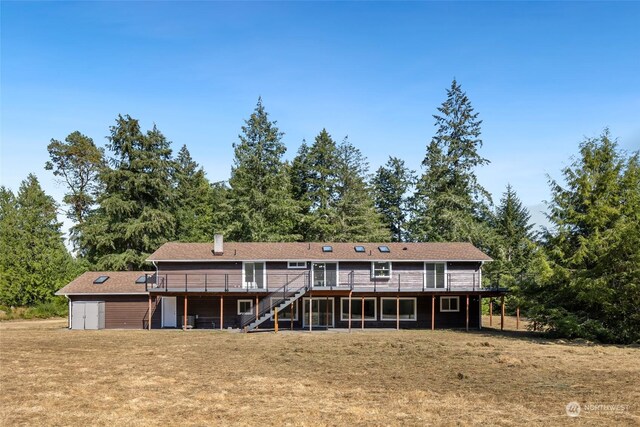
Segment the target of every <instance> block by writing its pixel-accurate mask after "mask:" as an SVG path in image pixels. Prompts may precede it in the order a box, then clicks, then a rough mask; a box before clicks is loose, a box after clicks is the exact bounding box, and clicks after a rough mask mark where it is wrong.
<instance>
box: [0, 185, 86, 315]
mask: <svg viewBox="0 0 640 427" xmlns="http://www.w3.org/2000/svg"><path fill="white" fill-rule="evenodd" d="M56 208H57V206H56V204H55V202H54V200H53V198H51V197H50V196H47V195H46V194H45V193H44V191H43V190H42V188H41V187H40V183H39V182H38V179H37V178H36V177H35V175H32V174H30V175H29V176H28V177H27V179H25V180H24V181H22V183H21V184H20V189H19V190H18V195H17V197H14V196H13V194H12V193H11V192H10V191H9V190H7V189H5V188H4V187H3V188H1V189H0V244H1V245H2V247H0V302H1V303H2V304H5V305H20V306H23V305H33V304H36V303H39V302H46V301H49V300H51V299H52V298H53V297H54V293H55V292H56V291H57V290H58V289H60V288H61V287H62V286H63V285H65V284H66V282H67V281H69V280H70V279H71V276H72V275H73V274H74V273H75V271H74V269H73V259H72V258H71V255H70V254H69V252H67V249H66V248H65V246H64V242H63V238H62V232H61V231H60V227H61V223H60V222H58V218H57V213H56Z"/></svg>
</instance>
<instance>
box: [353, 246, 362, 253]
mask: <svg viewBox="0 0 640 427" xmlns="http://www.w3.org/2000/svg"><path fill="white" fill-rule="evenodd" d="M353 250H354V251H356V252H364V246H354V247H353Z"/></svg>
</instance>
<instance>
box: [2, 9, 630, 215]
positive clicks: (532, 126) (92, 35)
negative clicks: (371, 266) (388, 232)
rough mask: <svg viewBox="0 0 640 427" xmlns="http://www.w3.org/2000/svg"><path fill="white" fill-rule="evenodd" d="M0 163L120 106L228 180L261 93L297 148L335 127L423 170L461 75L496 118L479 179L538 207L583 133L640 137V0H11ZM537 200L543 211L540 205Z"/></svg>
mask: <svg viewBox="0 0 640 427" xmlns="http://www.w3.org/2000/svg"><path fill="white" fill-rule="evenodd" d="M0 7H1V24H2V25H1V48H2V50H1V58H0V59H1V73H2V74H1V76H0V84H1V92H0V95H1V100H0V113H1V129H0V137H1V151H0V157H1V160H0V169H1V171H0V181H1V184H2V185H5V186H8V187H10V188H12V189H17V187H18V185H19V183H20V181H21V180H22V179H24V178H25V177H26V175H27V174H28V173H29V172H34V173H36V175H37V176H38V177H39V178H40V180H41V183H42V185H43V187H44V188H45V190H46V191H47V192H48V193H49V194H51V195H53V196H54V197H55V198H56V199H57V200H58V201H60V200H61V198H62V194H63V192H64V188H63V187H61V186H59V185H57V184H56V183H55V181H54V180H53V176H52V174H51V173H50V172H48V171H45V170H44V169H43V165H44V163H45V162H46V160H47V156H48V155H47V150H46V146H47V144H48V143H49V140H50V139H51V138H56V139H64V138H65V136H66V135H68V134H69V133H71V132H72V131H75V130H79V131H80V132H82V133H84V134H87V135H89V136H90V137H92V138H93V139H94V140H95V141H96V143H98V144H100V145H103V144H104V142H105V136H107V134H108V128H109V126H111V125H112V124H113V123H114V119H115V117H116V116H117V115H118V114H130V115H131V116H133V117H135V118H137V119H139V120H140V121H141V123H142V125H143V127H144V128H145V129H146V128H149V127H150V126H152V124H153V123H156V124H157V126H158V127H159V129H160V130H161V131H162V132H163V133H164V134H165V135H166V136H167V137H168V138H169V139H170V140H171V141H173V142H174V149H175V150H177V149H179V148H180V146H181V145H182V144H187V146H188V147H189V149H190V151H191V154H192V155H193V157H194V158H195V159H196V160H197V161H198V162H199V163H200V164H201V165H203V166H204V168H205V170H206V171H207V174H208V177H209V178H210V179H211V180H214V181H217V180H225V179H227V178H228V176H229V171H230V165H231V162H232V158H233V149H232V143H233V142H235V141H237V135H238V133H239V131H240V127H241V125H242V124H243V120H244V119H246V118H247V117H248V116H249V114H250V113H251V111H252V110H253V108H254V107H255V104H256V101H257V98H258V96H262V97H263V100H264V103H265V106H266V108H267V111H268V112H269V113H270V115H271V118H272V119H275V120H277V121H278V125H279V127H280V129H281V130H282V131H284V132H285V133H286V135H285V138H284V141H285V143H286V144H287V147H288V150H289V151H288V152H287V158H292V157H293V155H295V151H296V150H297V148H298V146H299V145H300V143H301V141H302V140H303V139H307V140H308V141H309V140H313V138H314V137H315V135H317V134H318V132H319V131H320V130H321V129H322V128H326V129H327V130H328V131H329V132H330V133H331V134H332V135H333V136H334V138H335V139H337V140H340V139H342V138H343V137H344V136H345V135H348V136H349V139H350V140H351V142H353V143H354V144H355V145H356V146H357V147H359V148H360V149H361V150H362V151H363V153H364V154H365V155H366V156H367V157H368V159H369V161H370V164H371V167H372V169H375V168H377V167H378V166H379V165H381V164H383V163H384V162H385V161H386V159H387V158H388V156H389V155H394V156H397V157H401V158H403V159H405V160H406V161H407V163H408V164H409V166H411V167H412V168H414V169H416V170H420V162H421V160H422V158H423V157H424V154H425V148H426V145H427V143H428V141H429V139H430V138H431V136H432V135H433V133H434V126H433V122H434V121H433V118H432V115H433V114H434V113H435V112H436V108H437V107H438V106H439V105H440V103H441V102H442V101H443V100H444V99H445V89H446V88H447V87H449V85H450V83H451V80H452V79H453V78H454V77H455V78H457V80H458V81H459V83H461V85H462V87H463V89H464V90H465V91H466V92H467V94H468V96H469V98H470V100H471V102H472V104H473V106H474V107H475V109H476V111H477V112H479V113H480V118H481V119H482V120H483V121H484V122H483V126H482V129H483V135H482V137H483V140H484V146H483V148H482V149H481V154H482V155H483V156H485V157H486V158H488V159H489V160H491V162H492V163H491V164H490V165H489V166H485V167H483V168H482V169H480V170H478V171H477V173H478V176H479V180H480V182H481V184H482V185H484V186H485V187H486V188H487V189H488V190H489V191H490V192H492V193H493V195H494V199H495V200H496V201H497V200H499V198H500V194H501V193H502V191H504V187H505V186H506V184H507V183H508V182H510V183H511V184H512V185H513V186H514V187H515V189H516V190H517V192H518V194H519V196H520V198H521V199H522V200H523V202H524V203H525V204H526V205H528V206H533V207H534V210H539V209H540V206H539V205H540V203H541V202H542V201H543V200H546V199H548V197H549V191H548V185H547V182H546V174H550V175H551V176H553V177H556V178H557V177H559V176H560V169H561V168H562V167H563V166H565V165H567V164H568V162H569V158H570V156H571V155H574V154H576V153H577V146H578V143H579V142H580V141H581V140H582V139H583V137H584V136H596V135H598V134H599V133H600V132H601V131H602V129H603V128H604V127H606V126H608V127H610V129H611V131H612V133H613V135H614V136H617V137H618V138H619V142H620V145H621V147H622V148H624V149H627V150H635V149H638V148H639V147H640V113H639V111H640V25H638V22H640V3H635V2H624V3H612V2H611V3H609V2H608V3H598V2H586V3H581V2H566V3H551V2H536V3H522V2H518V3H476V2H473V3H423V2H407V3H399V2H393V3H385V2H339V3H334V2H322V3H315V2H305V3H293V2H283V3H278V2H267V3H258V2H243V3H224V2H195V3H185V2H180V3H173V2H105V3H101V2H82V3H61V2H7V1H3V2H2V3H1V6H0ZM534 214H535V212H534Z"/></svg>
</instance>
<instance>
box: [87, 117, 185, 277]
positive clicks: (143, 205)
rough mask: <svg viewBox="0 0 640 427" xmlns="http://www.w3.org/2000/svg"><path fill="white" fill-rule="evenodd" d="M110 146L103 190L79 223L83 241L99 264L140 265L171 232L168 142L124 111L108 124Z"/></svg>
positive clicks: (110, 266) (114, 266)
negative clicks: (82, 221)
mask: <svg viewBox="0 0 640 427" xmlns="http://www.w3.org/2000/svg"><path fill="white" fill-rule="evenodd" d="M108 148H109V149H110V150H111V152H112V153H113V157H112V158H111V160H110V163H111V168H106V169H104V170H103V171H102V172H101V173H100V179H101V181H102V182H103V184H104V192H103V193H102V194H101V195H100V197H99V198H98V203H99V205H100V206H99V208H98V209H97V210H95V211H94V212H93V213H92V214H91V215H90V216H89V218H88V219H87V221H86V223H85V224H83V227H82V231H83V243H84V245H83V247H84V250H85V253H86V254H87V255H88V256H89V258H90V259H91V260H92V261H94V262H96V263H97V266H98V268H100V269H115V270H133V269H139V268H142V267H143V266H144V265H145V259H146V258H147V256H148V255H149V254H151V253H152V252H153V251H155V250H156V249H157V248H158V247H160V245H161V244H163V243H164V242H166V241H168V240H170V239H173V237H174V233H175V219H174V216H173V214H172V207H173V206H174V197H175V194H174V189H173V188H172V186H171V171H172V162H171V148H170V143H169V141H167V139H166V138H165V137H164V135H163V134H162V133H161V132H160V131H159V130H158V129H157V128H156V126H154V127H153V128H152V129H151V130H150V131H147V133H146V134H144V133H142V131H141V130H140V125H139V123H138V121H137V120H135V119H133V118H131V117H130V116H128V115H127V116H124V117H123V116H118V119H117V120H116V125H115V126H112V127H111V136H110V137H109V144H108Z"/></svg>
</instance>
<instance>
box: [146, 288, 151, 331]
mask: <svg viewBox="0 0 640 427" xmlns="http://www.w3.org/2000/svg"><path fill="white" fill-rule="evenodd" d="M147 328H148V329H149V330H151V295H149V324H148V325H147Z"/></svg>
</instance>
